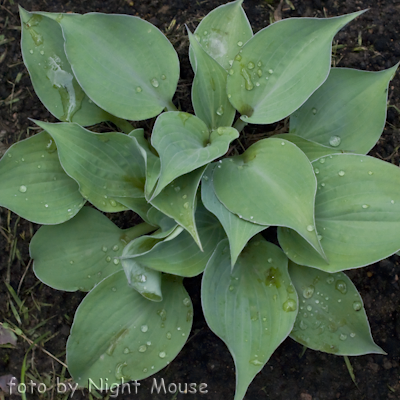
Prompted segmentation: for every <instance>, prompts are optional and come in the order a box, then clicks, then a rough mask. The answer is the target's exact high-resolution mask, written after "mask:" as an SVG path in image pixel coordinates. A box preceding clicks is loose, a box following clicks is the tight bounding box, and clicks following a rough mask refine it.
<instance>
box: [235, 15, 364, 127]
mask: <svg viewBox="0 0 400 400" xmlns="http://www.w3.org/2000/svg"><path fill="white" fill-rule="evenodd" d="M362 12H363V11H359V12H356V13H353V14H348V15H343V16H341V17H335V18H320V19H317V18H290V19H285V20H281V21H278V22H275V23H274V24H272V25H270V26H268V27H267V28H265V29H263V30H261V31H259V32H258V33H257V34H256V35H255V36H254V37H253V38H252V39H250V40H249V41H248V42H247V43H246V44H245V45H244V47H243V49H242V50H241V52H240V53H239V54H238V55H237V56H236V57H235V61H234V62H233V65H232V68H231V70H230V71H229V76H228V86H227V92H228V94H229V95H231V97H230V101H231V103H232V105H233V106H234V107H235V108H236V109H237V110H238V111H239V112H240V113H241V114H243V115H242V117H241V118H242V119H243V120H244V121H246V122H250V123H253V124H270V123H272V122H276V121H279V120H281V119H282V118H284V117H286V116H288V115H289V114H291V113H292V112H293V111H295V110H296V109H298V108H299V107H300V106H301V105H302V104H303V103H304V102H305V101H306V100H307V98H308V97H309V96H310V95H311V94H312V93H313V92H314V91H315V90H316V89H317V88H318V87H319V86H320V85H321V84H322V83H323V82H324V81H325V79H326V78H327V76H328V74H329V70H330V64H331V50H332V39H333V36H334V35H335V34H336V32H337V31H338V30H339V29H341V28H343V26H344V25H346V24H347V23H348V22H350V21H351V20H353V19H354V18H355V17H357V16H358V15H360V14H361V13H362Z"/></svg>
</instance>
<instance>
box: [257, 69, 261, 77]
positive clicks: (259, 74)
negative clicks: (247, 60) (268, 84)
mask: <svg viewBox="0 0 400 400" xmlns="http://www.w3.org/2000/svg"><path fill="white" fill-rule="evenodd" d="M257 75H258V76H259V77H260V78H261V77H262V71H261V69H259V70H257Z"/></svg>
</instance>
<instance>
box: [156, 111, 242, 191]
mask: <svg viewBox="0 0 400 400" xmlns="http://www.w3.org/2000/svg"><path fill="white" fill-rule="evenodd" d="M238 136H239V133H238V131H237V130H236V129H234V128H223V127H220V128H218V129H217V130H215V131H213V132H211V133H209V131H208V128H207V125H206V124H205V123H204V122H203V121H202V120H201V119H199V118H197V117H195V116H194V115H191V114H188V113H184V112H173V111H171V112H166V113H163V114H161V115H160V116H159V117H158V118H157V120H156V123H155V125H154V129H153V134H152V136H151V143H152V145H153V147H154V148H155V149H156V150H157V152H158V154H159V155H160V159H161V174H160V178H159V180H158V184H157V187H156V189H155V191H154V193H153V198H154V197H156V196H157V195H158V194H159V193H160V192H161V190H162V189H164V188H165V186H167V185H168V184H169V183H171V182H172V181H173V180H174V179H175V178H177V177H178V176H182V175H184V174H186V173H188V172H191V171H193V170H195V169H197V168H199V167H202V166H203V165H206V164H208V163H209V162H211V161H213V160H215V159H216V158H218V157H221V156H223V155H224V154H225V153H226V152H227V151H228V148H229V144H230V142H232V141H233V140H234V139H236V138H237V137H238Z"/></svg>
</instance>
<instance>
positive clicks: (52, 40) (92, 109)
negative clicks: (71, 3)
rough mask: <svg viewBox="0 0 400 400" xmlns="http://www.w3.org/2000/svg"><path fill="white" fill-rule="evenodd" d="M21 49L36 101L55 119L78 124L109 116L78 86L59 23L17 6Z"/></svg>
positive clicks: (92, 122) (93, 122) (94, 122)
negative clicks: (19, 18)
mask: <svg viewBox="0 0 400 400" xmlns="http://www.w3.org/2000/svg"><path fill="white" fill-rule="evenodd" d="M19 12H20V16H21V28H22V32H21V33H22V35H21V50H22V56H23V59H24V64H25V65H26V67H27V69H28V71H29V75H30V77H31V80H32V84H33V87H34V89H35V92H36V94H37V95H38V97H39V99H40V101H41V102H42V103H43V104H44V105H45V107H46V108H47V109H48V110H49V111H50V112H51V113H52V114H53V115H54V116H55V117H56V118H58V119H60V120H62V121H73V122H77V123H78V124H80V125H94V124H96V123H98V122H101V121H107V120H110V115H109V114H108V113H107V112H105V111H104V110H102V109H101V108H100V107H98V106H97V105H96V104H94V103H93V102H92V101H91V100H90V99H89V98H88V96H87V95H86V94H85V92H84V91H83V90H82V88H81V87H80V86H79V83H78V82H77V80H76V78H75V76H74V74H73V72H72V68H71V65H70V63H69V62H68V60H67V57H66V55H65V52H64V39H63V35H62V31H61V28H60V25H59V24H58V23H57V22H56V21H53V20H52V19H50V18H46V17H45V16H43V15H39V14H36V13H30V12H27V11H26V10H24V9H23V8H22V7H19Z"/></svg>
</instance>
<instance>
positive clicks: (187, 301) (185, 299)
mask: <svg viewBox="0 0 400 400" xmlns="http://www.w3.org/2000/svg"><path fill="white" fill-rule="evenodd" d="M183 304H184V305H185V306H186V307H188V306H190V299H189V297H185V298H184V299H183Z"/></svg>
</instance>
